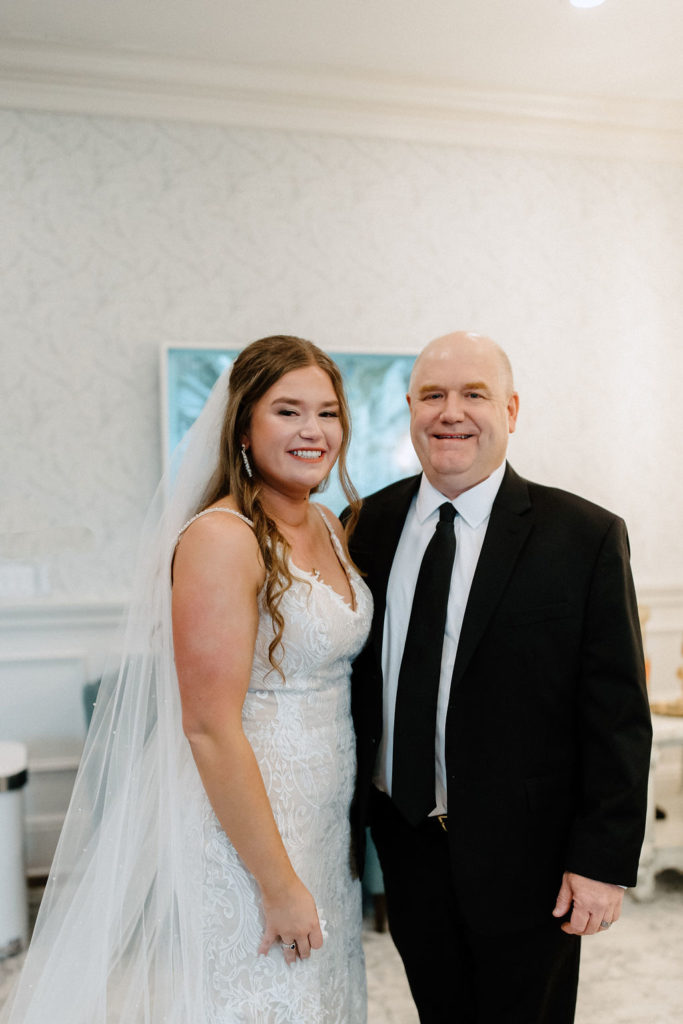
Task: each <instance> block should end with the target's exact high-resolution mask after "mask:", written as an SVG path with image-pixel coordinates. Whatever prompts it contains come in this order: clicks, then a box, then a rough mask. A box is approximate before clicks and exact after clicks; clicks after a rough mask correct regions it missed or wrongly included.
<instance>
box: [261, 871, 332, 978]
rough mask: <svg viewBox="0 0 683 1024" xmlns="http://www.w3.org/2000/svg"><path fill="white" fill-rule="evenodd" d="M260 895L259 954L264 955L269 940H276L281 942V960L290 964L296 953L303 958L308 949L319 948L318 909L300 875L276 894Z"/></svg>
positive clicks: (320, 933)
mask: <svg viewBox="0 0 683 1024" xmlns="http://www.w3.org/2000/svg"><path fill="white" fill-rule="evenodd" d="M262 895H263V910H264V913H265V915H266V929H265V932H264V933H263V940H262V942H261V945H260V946H259V950H258V951H259V954H261V953H263V954H264V955H265V954H266V953H267V952H268V950H269V949H270V947H271V946H272V945H273V943H275V942H279V943H280V944H281V945H282V946H283V950H282V952H283V955H284V958H285V960H286V961H287V963H288V964H293V963H294V961H295V960H296V958H297V956H299V957H301V959H302V960H306V959H307V957H309V956H310V955H311V950H312V949H320V947H321V946H322V944H323V933H322V931H321V928H320V921H319V920H318V911H317V910H316V906H315V901H314V900H313V897H312V896H311V894H310V892H309V891H308V889H307V888H306V886H305V885H304V884H303V883H302V882H301V881H300V879H298V878H297V879H296V880H295V881H294V883H293V884H292V885H290V886H288V887H287V889H285V890H282V891H281V892H279V893H277V894H274V895H267V894H265V893H263V894H262ZM292 943H295V945H294V948H293V949H289V948H288V947H289V946H291V944H292Z"/></svg>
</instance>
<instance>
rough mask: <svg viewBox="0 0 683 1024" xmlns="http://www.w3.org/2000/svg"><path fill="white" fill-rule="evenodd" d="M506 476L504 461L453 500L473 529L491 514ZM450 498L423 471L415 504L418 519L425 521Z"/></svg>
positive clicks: (457, 510) (456, 508) (459, 512)
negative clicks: (431, 482)
mask: <svg viewBox="0 0 683 1024" xmlns="http://www.w3.org/2000/svg"><path fill="white" fill-rule="evenodd" d="M504 476H505V462H502V463H501V465H500V466H498V469H494V471H493V473H491V475H490V476H487V477H486V479H485V480H482V481H481V483H479V484H475V486H474V487H470V488H469V490H467V491H463V492H462V494H459V495H458V497H457V498H455V499H454V500H453V505H454V506H455V510H456V512H457V513H458V515H459V516H462V518H463V519H464V520H465V522H466V523H467V525H468V526H469V527H471V528H472V529H475V528H476V527H477V526H480V525H481V524H482V523H483V522H484V520H485V519H488V517H489V516H490V515H491V509H492V507H493V502H494V501H495V498H496V495H497V494H498V489H499V487H500V485H501V483H502V482H503V477H504ZM448 500H449V499H448V498H446V497H445V495H443V494H442V493H441V491H437V489H436V487H433V486H432V484H430V482H429V480H428V479H427V477H426V476H425V475H424V473H423V474H422V479H421V480H420V488H419V490H418V492H417V501H416V505H415V512H416V515H417V518H418V521H419V522H420V523H424V522H425V521H426V520H427V519H428V518H429V516H431V515H433V514H434V512H436V510H437V509H438V507H439V505H443V503H444V501H448Z"/></svg>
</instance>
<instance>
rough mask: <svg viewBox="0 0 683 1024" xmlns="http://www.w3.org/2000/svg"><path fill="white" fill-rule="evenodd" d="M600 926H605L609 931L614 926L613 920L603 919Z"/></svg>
mask: <svg viewBox="0 0 683 1024" xmlns="http://www.w3.org/2000/svg"><path fill="white" fill-rule="evenodd" d="M600 927H601V928H604V929H605V931H607V929H608V928H611V927H612V922H611V921H601V922H600Z"/></svg>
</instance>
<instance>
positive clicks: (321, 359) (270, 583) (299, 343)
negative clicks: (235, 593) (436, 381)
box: [197, 334, 361, 678]
mask: <svg viewBox="0 0 683 1024" xmlns="http://www.w3.org/2000/svg"><path fill="white" fill-rule="evenodd" d="M304 366H319V367H320V369H321V370H324V371H325V373H326V374H327V376H328V377H329V378H330V381H331V383H332V387H333V388H334V392H335V395H336V398H337V401H338V402H339V420H340V423H341V427H342V442H341V447H340V449H339V457H338V459H337V466H338V471H339V481H340V483H341V486H342V489H343V491H344V494H345V496H346V499H347V501H348V503H349V509H350V515H349V518H348V521H347V523H346V532H347V535H348V534H350V533H351V531H352V530H353V528H354V526H355V524H356V522H357V520H358V514H359V511H360V507H361V500H360V498H359V496H358V493H357V491H356V489H355V488H354V486H353V484H352V483H351V479H350V477H349V474H348V470H347V466H346V454H347V452H348V448H349V442H350V440H351V417H350V415H349V406H348V401H347V399H346V393H345V391H344V382H343V380H342V375H341V371H340V370H339V367H338V366H337V364H336V363H335V362H334V360H332V359H330V357H329V356H328V355H327V354H326V353H325V352H323V351H322V349H319V348H318V346H317V345H314V344H313V342H311V341H305V340H304V339H303V338H296V337H293V336H290V335H286V334H276V335H273V336H271V337H268V338H261V339H259V340H258V341H254V342H252V343H251V344H250V345H248V346H247V347H246V348H245V349H243V350H242V351H241V352H240V354H239V355H238V356H237V358H236V359H235V362H234V363H233V366H232V370H231V371H230V380H229V384H228V387H229V394H228V404H227V408H226V412H225V419H224V421H223V427H222V430H221V440H220V454H219V457H218V465H217V466H216V469H215V471H214V473H213V475H212V477H211V479H210V481H209V484H208V486H207V490H206V493H205V495H204V498H203V499H202V501H201V503H200V506H199V508H198V510H197V511H199V512H202V511H204V509H206V508H208V507H209V506H210V505H213V504H214V502H216V501H218V500H219V499H220V498H225V497H226V496H227V495H231V496H232V497H233V498H234V499H235V502H236V504H237V507H238V509H239V511H240V512H241V513H242V515H245V516H247V518H248V519H251V521H252V522H253V524H254V533H255V534H256V540H257V541H258V545H259V549H260V551H261V556H262V558H263V562H264V565H265V569H266V581H265V590H264V596H265V602H266V607H267V609H268V612H269V614H270V616H271V618H272V620H273V625H274V627H275V636H274V638H273V640H272V642H271V643H270V645H269V647H268V657H269V660H270V663H271V665H272V666H273V668H274V669H275V670H276V671H278V672H279V673H280V675H282V670H281V668H280V662H281V660H282V655H281V654H280V655H279V656H278V655H277V653H276V652H277V650H278V647H280V648H281V646H282V635H283V633H284V626H285V621H284V617H283V615H282V612H281V611H280V603H281V601H282V597H283V595H284V594H285V593H286V591H287V590H289V588H290V587H291V585H292V583H293V576H292V573H291V571H290V568H289V554H290V552H291V548H290V545H289V542H288V541H287V540H286V539H285V537H284V536H283V535H282V533H281V532H280V530H279V529H278V527H277V524H276V522H275V520H274V519H272V518H271V517H270V516H269V515H268V513H267V512H266V510H265V508H264V507H263V503H262V501H261V484H260V481H259V475H258V470H257V467H256V466H254V467H253V476H252V477H248V476H247V474H246V473H245V470H244V465H243V463H242V456H241V451H240V449H241V445H242V440H241V439H242V437H243V436H244V434H245V433H246V432H247V430H248V428H249V425H250V423H251V416H252V411H253V409H254V406H255V405H256V403H257V402H258V401H259V399H260V398H262V396H263V395H264V394H265V393H266V391H268V390H269V389H270V388H271V387H272V386H273V384H275V383H276V382H277V381H278V380H279V379H280V377H282V376H284V374H286V373H289V372H290V371H291V370H298V369H300V368H301V367H304ZM328 480H329V476H328V477H325V479H324V480H322V481H321V482H320V484H318V486H317V487H315V488H314V489H313V491H312V493H315V492H319V491H322V490H324V488H325V487H326V485H327V483H328ZM283 678H284V677H283Z"/></svg>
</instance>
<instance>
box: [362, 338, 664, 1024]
mask: <svg viewBox="0 0 683 1024" xmlns="http://www.w3.org/2000/svg"><path fill="white" fill-rule="evenodd" d="M407 398H408V403H409V406H410V423H411V437H412V441H413V445H414V447H415V450H416V452H417V455H418V457H419V459H420V462H421V464H422V470H423V472H422V474H420V475H419V476H417V477H413V478H412V479H408V480H402V481H400V482H399V483H396V484H392V485H391V486H389V487H386V488H384V489H383V490H381V491H379V492H378V493H376V494H374V495H372V496H371V497H369V498H366V499H365V501H364V504H363V509H362V512H361V517H360V520H359V523H358V526H357V528H356V530H355V533H354V534H353V537H352V539H351V554H352V556H353V558H354V560H355V562H356V564H357V565H358V566H359V567H360V569H361V570H362V571H364V572H365V573H366V574H367V575H366V580H367V582H368V584H369V586H370V588H371V590H372V592H373V596H374V600H375V612H374V620H373V627H372V633H371V637H370V640H369V642H368V645H367V646H366V648H365V649H364V651H363V652H362V653H361V655H360V656H359V657H358V658H357V660H356V663H355V665H354V673H353V683H352V686H353V689H352V701H353V712H354V719H355V724H356V732H357V743H358V788H357V792H356V797H355V802H354V810H353V813H354V824H355V835H356V842H357V846H358V847H359V850H360V857H359V859H360V860H361V861H362V844H363V826H364V824H365V823H366V822H367V821H368V820H369V821H370V822H371V824H372V832H373V837H374V840H375V843H376V846H377V849H378V852H379V856H380V861H381V864H382V869H383V873H384V880H385V889H386V897H387V911H388V918H389V925H390V928H391V933H392V936H393V939H394V941H395V943H396V946H397V947H398V950H399V952H400V954H401V957H402V958H403V962H404V965H405V968H406V973H407V976H408V980H409V983H410V987H411V990H412V993H413V997H414V999H415V1002H416V1004H417V1007H418V1011H419V1014H420V1021H421V1022H422V1024H446V1022H449V1024H451V1022H452V1024H475V1022H476V1024H570V1022H571V1021H573V1020H574V1007H575V1001H576V989H577V982H578V968H579V949H580V936H583V935H594V934H596V933H598V932H600V931H606V930H607V929H608V928H609V927H610V926H611V925H612V924H614V922H616V921H617V920H618V918H619V914H620V909H621V903H622V898H623V892H624V887H627V886H632V885H634V884H635V881H636V871H637V866H638V857H639V852H640V847H641V843H642V839H643V833H644V823H645V806H646V792H647V777H648V766H649V752H650V741H651V728H650V720H649V711H648V703H647V697H646V690H645V678H644V667H643V654H642V645H641V639H640V632H639V625H638V614H637V607H636V598H635V593H634V588H633V583H632V579H631V573H630V568H629V553H628V539H627V535H626V529H625V526H624V523H623V521H622V520H621V519H619V518H618V517H617V516H615V515H612V513H610V512H607V511H605V510H604V509H602V508H599V507H598V506H596V505H593V504H591V503H589V502H588V501H585V500H583V499H582V498H579V497H577V496H575V495H573V494H569V493H567V492H565V491H560V490H557V489H554V488H550V487H544V486H541V485H539V484H535V483H531V482H530V481H527V480H524V479H522V478H521V477H520V476H518V475H517V473H515V471H514V470H513V469H512V468H511V466H509V465H508V464H507V463H506V461H505V455H506V450H507V441H508V435H509V434H510V433H512V432H513V431H514V429H515V424H516V421H517V412H518V408H519V398H518V396H517V394H516V392H515V391H514V387H513V381H512V371H511V368H510V364H509V361H508V359H507V357H506V355H505V353H504V352H503V351H502V350H501V349H500V348H499V347H498V345H496V344H495V343H494V342H493V341H491V340H490V339H488V338H484V337H481V336H478V335H473V334H467V333H455V334H450V335H446V336H445V337H443V338H438V339H436V340H435V341H433V342H431V344H429V345H428V346H427V348H426V349H425V350H424V351H423V352H422V353H421V355H420V356H419V357H418V358H417V361H416V363H415V367H414V369H413V373H412V377H411V381H410V391H409V394H408V396H407ZM577 426H578V425H577V424H572V425H570V428H569V429H568V431H567V433H568V437H571V430H572V429H576V428H577ZM583 426H584V429H585V428H586V425H585V424H584V425H583ZM453 509H455V512H454V511H453ZM437 523H438V527H437ZM428 547H429V548H430V549H431V552H430V551H428V550H427V549H428ZM423 558H424V565H423V564H422V563H423ZM421 566H422V568H421ZM451 566H452V567H451ZM430 588H432V589H431V590H430ZM444 588H445V589H444Z"/></svg>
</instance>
